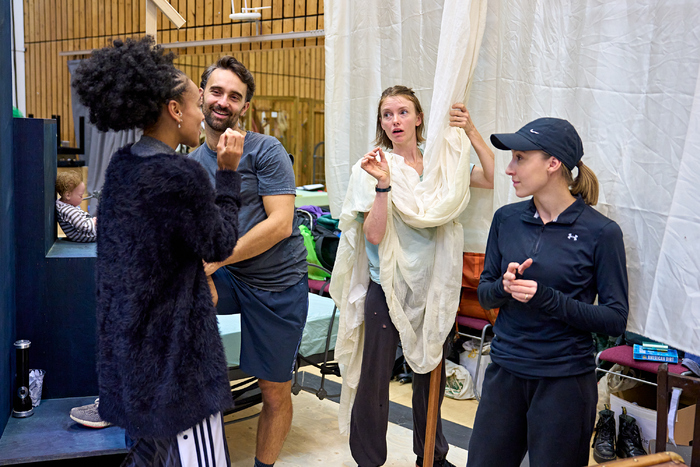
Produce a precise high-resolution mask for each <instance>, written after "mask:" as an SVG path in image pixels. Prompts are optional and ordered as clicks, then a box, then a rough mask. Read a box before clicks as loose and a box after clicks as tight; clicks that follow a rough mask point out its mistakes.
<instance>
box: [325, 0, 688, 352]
mask: <svg viewBox="0 0 700 467" xmlns="http://www.w3.org/2000/svg"><path fill="white" fill-rule="evenodd" d="M354 4H356V2H349V1H347V0H326V2H325V11H326V23H325V25H326V114H325V115H326V122H325V123H326V178H327V183H328V190H329V197H330V200H331V201H330V202H331V209H332V212H333V214H334V215H335V216H337V215H339V213H340V205H341V203H342V199H343V196H344V193H345V190H346V187H347V181H348V178H349V170H350V167H351V166H352V164H353V163H354V162H355V161H357V160H358V159H359V158H360V157H361V156H362V155H363V154H365V153H366V152H367V150H368V149H370V148H371V141H372V140H373V139H374V131H375V118H376V112H377V109H376V106H377V103H378V100H379V95H380V93H381V91H382V90H383V89H384V88H386V87H388V86H391V85H394V84H405V85H408V86H411V87H413V88H414V89H415V90H416V91H417V93H418V96H419V98H420V99H421V102H422V103H423V106H424V110H425V111H426V114H429V109H430V107H431V102H430V99H431V98H432V95H433V92H432V91H433V89H432V86H433V84H432V83H433V77H434V74H435V69H436V60H437V46H438V44H439V37H440V30H439V28H440V24H441V17H442V9H443V1H439V0H435V1H428V0H367V1H365V2H362V4H361V8H360V7H353V5H354ZM443 32H444V31H443ZM453 34H455V35H458V34H459V31H454V32H453ZM455 69H458V67H455ZM699 78H700V7H699V6H698V4H697V1H696V0H661V1H659V0H635V1H621V0H613V1H604V0H585V1H580V2H560V1H558V0H508V1H506V0H490V1H489V2H488V8H487V13H486V28H485V32H484V36H483V43H482V45H481V49H480V53H479V58H478V62H477V66H476V71H475V75H474V81H473V84H472V87H471V94H470V98H469V101H468V108H469V110H470V112H471V114H472V118H473V120H474V122H475V124H476V125H477V128H478V129H479V131H480V132H481V133H482V135H484V137H485V138H488V136H489V135H490V134H491V133H494V132H512V131H515V130H517V129H518V128H520V127H521V126H522V125H523V124H525V123H526V122H528V121H530V120H533V119H535V118H537V117H542V116H553V117H561V118H566V119H568V120H569V121H571V122H572V123H573V124H574V126H575V127H576V128H577V130H578V131H579V133H580V135H581V138H582V139H583V145H584V151H585V155H584V158H583V161H584V162H585V163H586V164H587V165H588V166H589V167H591V168H592V169H593V170H594V171H595V172H596V174H597V175H598V179H599V181H600V184H601V196H600V199H599V204H598V206H597V208H598V209H599V210H600V211H601V212H603V213H604V214H606V215H607V216H609V217H611V218H612V219H614V220H615V221H617V222H618V223H619V224H620V227H621V228H622V231H623V233H624V236H625V245H626V252H627V263H628V274H629V280H630V318H629V323H628V329H629V330H630V331H633V332H637V333H640V334H643V335H645V336H648V337H650V338H654V339H658V340H661V341H664V342H666V343H668V344H670V345H672V346H674V347H678V348H680V349H683V350H686V351H690V352H693V353H696V354H700V307H699V306H700V298H699V296H700V247H698V246H696V245H697V243H698V241H700V234H699V233H698V232H699V231H700V201H699V200H698V194H697V192H698V189H697V188H696V187H695V186H694V185H696V183H694V180H695V179H696V178H697V176H698V174H700V80H699ZM431 119H434V117H433V116H431V117H430V118H429V119H428V122H427V124H428V128H430V125H431ZM429 131H430V130H429ZM495 152H496V180H495V184H496V186H495V189H494V190H493V191H492V192H491V191H488V190H478V189H472V199H471V201H470V205H469V207H468V208H467V211H466V212H465V214H464V215H463V216H462V218H461V222H462V223H463V225H464V226H465V244H464V248H465V251H483V250H484V248H485V241H486V235H487V232H488V227H489V224H490V220H491V216H492V215H493V212H494V211H495V209H497V208H498V207H500V206H502V205H504V204H507V203H510V202H514V201H516V200H517V198H516V197H515V194H514V192H513V190H512V188H511V186H510V183H509V178H508V177H507V176H506V175H505V173H504V170H505V165H506V164H507V161H508V158H509V154H506V153H505V152H502V151H495ZM472 161H473V162H475V163H478V159H477V158H476V156H475V154H472Z"/></svg>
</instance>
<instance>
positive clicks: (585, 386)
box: [467, 363, 598, 467]
mask: <svg viewBox="0 0 700 467" xmlns="http://www.w3.org/2000/svg"><path fill="white" fill-rule="evenodd" d="M597 402H598V391H597V388H596V378H595V372H590V373H584V374H582V375H578V376H569V377H564V378H542V379H524V378H519V377H517V376H515V375H513V374H512V373H510V372H509V371H507V370H506V369H504V368H503V367H501V366H499V365H497V364H496V363H491V365H489V367H488V368H487V369H486V375H485V377H484V386H483V391H482V396H481V400H480V401H479V408H478V409H477V411H476V419H475V420H474V429H473V431H472V436H471V440H470V441H469V455H468V458H467V466H468V467H492V466H495V465H498V466H500V467H518V466H519V465H520V463H521V462H522V460H523V458H524V457H525V454H526V453H527V452H529V457H530V465H532V466H534V467H548V466H561V467H580V466H583V465H588V457H589V453H590V447H589V446H590V442H591V435H592V434H593V424H594V422H595V415H596V413H595V412H596V403H597Z"/></svg>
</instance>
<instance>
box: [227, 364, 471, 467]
mask: <svg viewBox="0 0 700 467" xmlns="http://www.w3.org/2000/svg"><path fill="white" fill-rule="evenodd" d="M308 373H309V374H311V375H313V373H312V372H311V370H308ZM314 376H315V375H314ZM314 376H311V378H313V381H312V382H311V383H310V385H313V384H315V383H316V382H317V380H316V378H314ZM308 379H309V377H307V378H306V381H308ZM330 379H331V380H335V381H338V379H337V378H332V377H331V378H330ZM307 384H309V383H307ZM390 399H391V401H392V402H393V403H392V404H391V407H390V409H389V410H390V415H389V418H390V420H392V419H393V420H394V421H395V423H390V424H389V430H388V434H387V445H388V459H387V462H386V464H385V465H387V466H405V467H410V466H413V465H414V464H415V460H416V456H415V454H413V447H412V445H413V441H412V440H413V438H412V436H413V435H412V431H411V427H410V424H411V420H410V404H411V385H410V384H406V385H400V384H399V383H398V382H392V383H391V387H390ZM292 401H293V404H294V419H293V421H292V429H291V431H290V433H289V436H288V437H287V441H286V442H285V445H284V448H283V450H282V454H281V455H280V457H279V460H278V461H277V462H276V463H275V466H276V467H277V466H279V467H304V466H344V467H354V466H356V465H357V464H356V463H355V462H354V460H353V459H352V456H351V454H350V448H349V446H348V438H347V436H344V435H341V434H340V433H339V430H338V403H337V402H334V401H332V400H329V399H324V400H319V399H318V398H317V397H316V396H315V395H313V394H310V393H308V392H305V391H302V392H301V393H299V394H298V395H296V396H292ZM476 407H477V403H476V401H456V400H452V399H448V398H445V400H444V403H443V406H442V412H443V423H444V425H445V427H444V430H445V436H446V437H447V440H448V442H450V451H449V453H448V455H447V459H448V460H449V461H450V462H452V463H453V464H455V465H456V466H458V467H464V465H465V464H466V461H467V451H466V449H465V447H466V445H467V444H466V442H468V437H469V435H470V434H471V429H470V427H471V425H472V424H473V422H474V415H475V413H476ZM259 411H260V407H259V406H257V407H252V408H250V409H247V410H246V411H243V412H239V413H236V414H233V415H231V416H229V417H227V418H226V419H225V423H227V426H226V438H227V440H228V444H229V452H230V453H231V465H232V466H234V467H238V466H240V467H243V466H245V467H250V466H252V465H253V459H254V457H255V430H256V427H257V418H255V417H253V418H248V417H251V416H253V415H254V414H256V413H257V412H259ZM246 418H248V419H247V420H246ZM237 420H242V421H237ZM460 429H461V430H460ZM460 431H461V433H460ZM465 441H466V442H465ZM460 444H461V445H462V446H464V447H460V446H459V445H460Z"/></svg>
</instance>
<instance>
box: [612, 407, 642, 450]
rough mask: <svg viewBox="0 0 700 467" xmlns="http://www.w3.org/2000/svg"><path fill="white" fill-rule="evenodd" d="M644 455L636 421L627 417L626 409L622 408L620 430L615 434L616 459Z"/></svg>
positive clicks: (629, 416)
mask: <svg viewBox="0 0 700 467" xmlns="http://www.w3.org/2000/svg"><path fill="white" fill-rule="evenodd" d="M646 453H647V452H646V451H645V450H644V446H642V437H641V435H640V433H639V426H638V425H637V420H636V419H635V418H634V417H633V416H631V415H627V409H626V408H624V407H623V408H622V413H621V414H620V430H619V432H618V434H617V457H620V458H626V457H636V456H644V455H646Z"/></svg>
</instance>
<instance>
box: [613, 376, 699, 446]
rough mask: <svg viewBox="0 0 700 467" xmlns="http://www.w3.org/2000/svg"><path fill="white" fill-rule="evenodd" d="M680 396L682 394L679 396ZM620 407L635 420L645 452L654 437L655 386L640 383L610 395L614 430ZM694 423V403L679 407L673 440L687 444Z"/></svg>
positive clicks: (683, 444)
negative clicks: (613, 414) (640, 384)
mask: <svg viewBox="0 0 700 467" xmlns="http://www.w3.org/2000/svg"><path fill="white" fill-rule="evenodd" d="M681 398H682V396H681ZM622 407H625V408H626V409H627V414H628V415H631V416H632V417H634V418H635V419H636V420H637V425H638V426H639V432H640V435H641V437H642V444H643V445H644V449H646V451H647V452H651V451H650V450H649V441H650V440H654V439H656V388H654V387H653V386H649V385H642V386H638V387H636V388H632V389H628V390H627V391H622V392H619V393H616V394H611V395H610V409H611V410H612V411H613V412H615V425H616V430H618V431H619V419H618V417H619V416H620V414H621V413H622ZM694 424H695V405H691V406H690V407H684V408H679V409H678V412H677V413H676V426H675V428H674V430H675V440H676V444H678V445H679V446H689V445H690V442H691V441H692V440H693V426H694Z"/></svg>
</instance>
